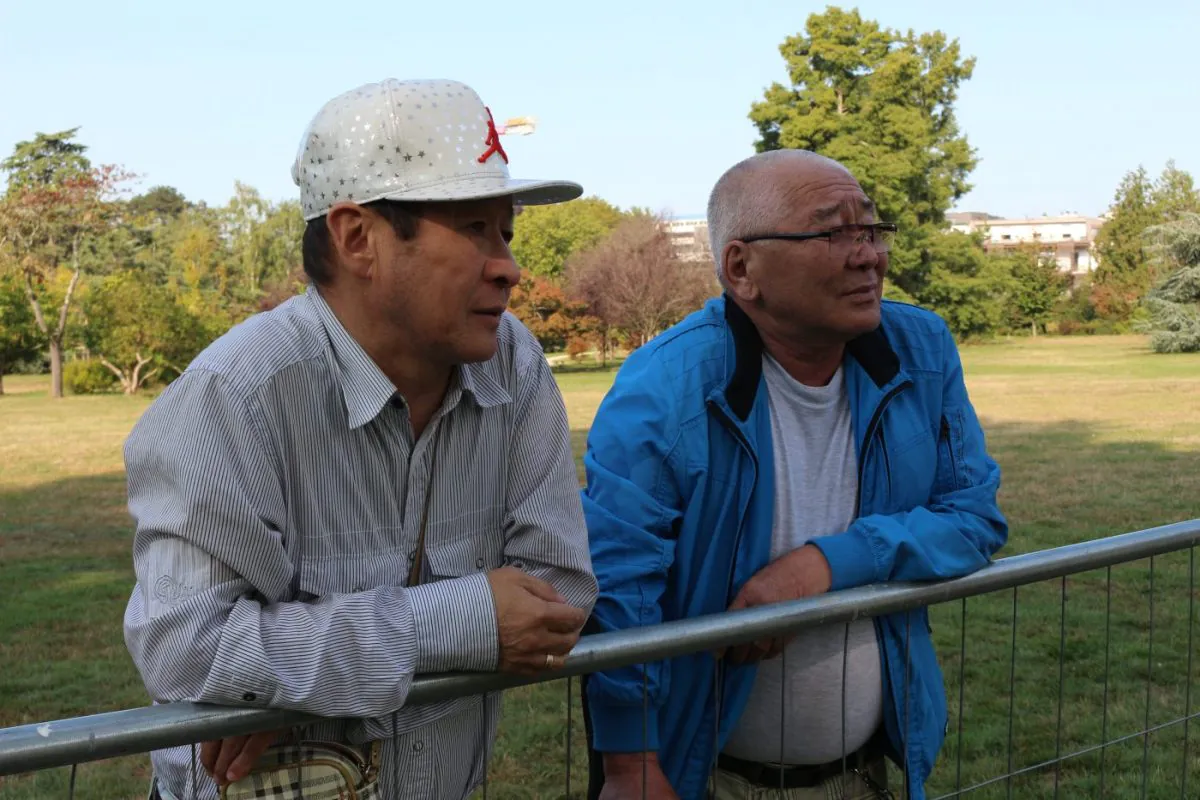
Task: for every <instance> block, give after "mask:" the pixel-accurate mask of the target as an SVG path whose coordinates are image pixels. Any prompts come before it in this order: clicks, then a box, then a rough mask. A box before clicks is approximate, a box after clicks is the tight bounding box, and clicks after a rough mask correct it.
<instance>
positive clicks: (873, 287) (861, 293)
mask: <svg viewBox="0 0 1200 800" xmlns="http://www.w3.org/2000/svg"><path fill="white" fill-rule="evenodd" d="M878 292H879V284H876V283H869V284H867V285H866V286H859V287H858V288H857V289H851V290H850V291H848V292H846V296H847V297H855V298H862V297H875V295H876V294H878Z"/></svg>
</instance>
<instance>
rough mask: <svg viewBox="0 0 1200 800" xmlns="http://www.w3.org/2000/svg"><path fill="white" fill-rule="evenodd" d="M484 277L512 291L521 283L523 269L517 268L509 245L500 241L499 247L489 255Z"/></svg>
mask: <svg viewBox="0 0 1200 800" xmlns="http://www.w3.org/2000/svg"><path fill="white" fill-rule="evenodd" d="M484 277H485V278H486V280H488V281H489V282H491V283H495V284H497V285H499V286H502V287H504V288H506V289H511V288H512V287H514V286H516V285H517V284H518V283H520V282H521V268H520V267H518V266H517V261H516V259H514V258H513V255H512V251H510V250H509V249H508V243H507V242H505V241H504V240H503V239H502V240H500V244H499V246H498V247H497V248H496V249H495V250H494V251H493V252H492V253H491V254H490V255H489V257H488V260H487V266H486V267H485V271H484Z"/></svg>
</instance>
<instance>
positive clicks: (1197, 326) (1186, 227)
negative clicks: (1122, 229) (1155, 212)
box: [1144, 212, 1200, 353]
mask: <svg viewBox="0 0 1200 800" xmlns="http://www.w3.org/2000/svg"><path fill="white" fill-rule="evenodd" d="M1150 236H1151V240H1152V241H1153V245H1152V252H1153V255H1154V258H1155V259H1156V260H1157V261H1158V262H1159V263H1160V265H1161V267H1162V269H1163V271H1164V272H1167V273H1168V274H1167V277H1166V278H1164V279H1163V280H1162V281H1161V282H1160V283H1159V284H1158V285H1157V286H1155V287H1154V289H1153V290H1152V291H1151V292H1150V294H1149V295H1148V296H1147V297H1146V306H1147V308H1148V309H1149V311H1150V322H1149V323H1148V324H1147V325H1146V326H1144V327H1145V329H1146V330H1149V331H1150V332H1151V334H1152V335H1151V339H1150V345H1151V347H1153V348H1154V351H1155V352H1156V353H1195V352H1198V351H1200V214H1197V213H1194V212H1183V213H1182V214H1181V215H1180V217H1179V219H1177V220H1173V221H1171V222H1166V223H1163V224H1161V225H1156V226H1155V227H1153V228H1151V229H1150Z"/></svg>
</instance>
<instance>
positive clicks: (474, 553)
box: [423, 532, 504, 581]
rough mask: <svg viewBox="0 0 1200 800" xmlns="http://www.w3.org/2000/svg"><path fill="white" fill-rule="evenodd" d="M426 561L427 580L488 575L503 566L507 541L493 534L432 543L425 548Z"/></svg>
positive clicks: (425, 576)
mask: <svg viewBox="0 0 1200 800" xmlns="http://www.w3.org/2000/svg"><path fill="white" fill-rule="evenodd" d="M425 562H426V565H425V570H424V575H423V580H425V581H438V580H444V579H447V578H461V577H463V576H464V575H472V574H474V573H476V572H488V571H490V570H493V569H496V568H498V567H500V566H502V565H503V563H504V539H503V536H501V535H500V534H499V532H494V533H492V534H490V535H489V534H476V535H468V536H461V537H459V538H457V539H451V540H449V541H446V540H442V541H437V542H430V543H428V545H427V546H426V548H425Z"/></svg>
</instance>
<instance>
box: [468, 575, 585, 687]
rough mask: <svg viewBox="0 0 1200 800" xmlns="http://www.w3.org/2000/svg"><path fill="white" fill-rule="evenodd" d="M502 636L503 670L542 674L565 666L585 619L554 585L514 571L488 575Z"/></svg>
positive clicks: (501, 667)
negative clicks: (564, 661)
mask: <svg viewBox="0 0 1200 800" xmlns="http://www.w3.org/2000/svg"><path fill="white" fill-rule="evenodd" d="M488 582H489V583H490V584H491V587H492V598H493V600H494V601H495V604H496V622H497V627H498V629H499V633H500V671H501V672H513V673H517V674H520V675H539V674H542V673H544V672H545V671H546V670H547V669H555V668H557V667H561V666H562V664H563V659H564V658H565V657H566V655H567V653H569V652H571V648H573V647H574V646H575V644H576V643H577V642H578V641H579V632H580V631H581V630H582V629H583V624H584V623H585V622H587V614H586V613H585V612H584V611H583V610H581V609H578V608H576V607H575V606H572V605H570V604H568V603H567V599H566V598H565V597H563V596H562V595H561V594H559V593H558V590H557V589H555V588H554V587H553V586H551V585H550V584H548V583H546V582H545V581H543V580H540V579H538V578H535V577H533V576H532V575H527V574H526V573H524V572H522V571H521V570H519V569H516V568H514V567H501V568H500V569H497V570H493V571H491V572H489V573H488Z"/></svg>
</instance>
